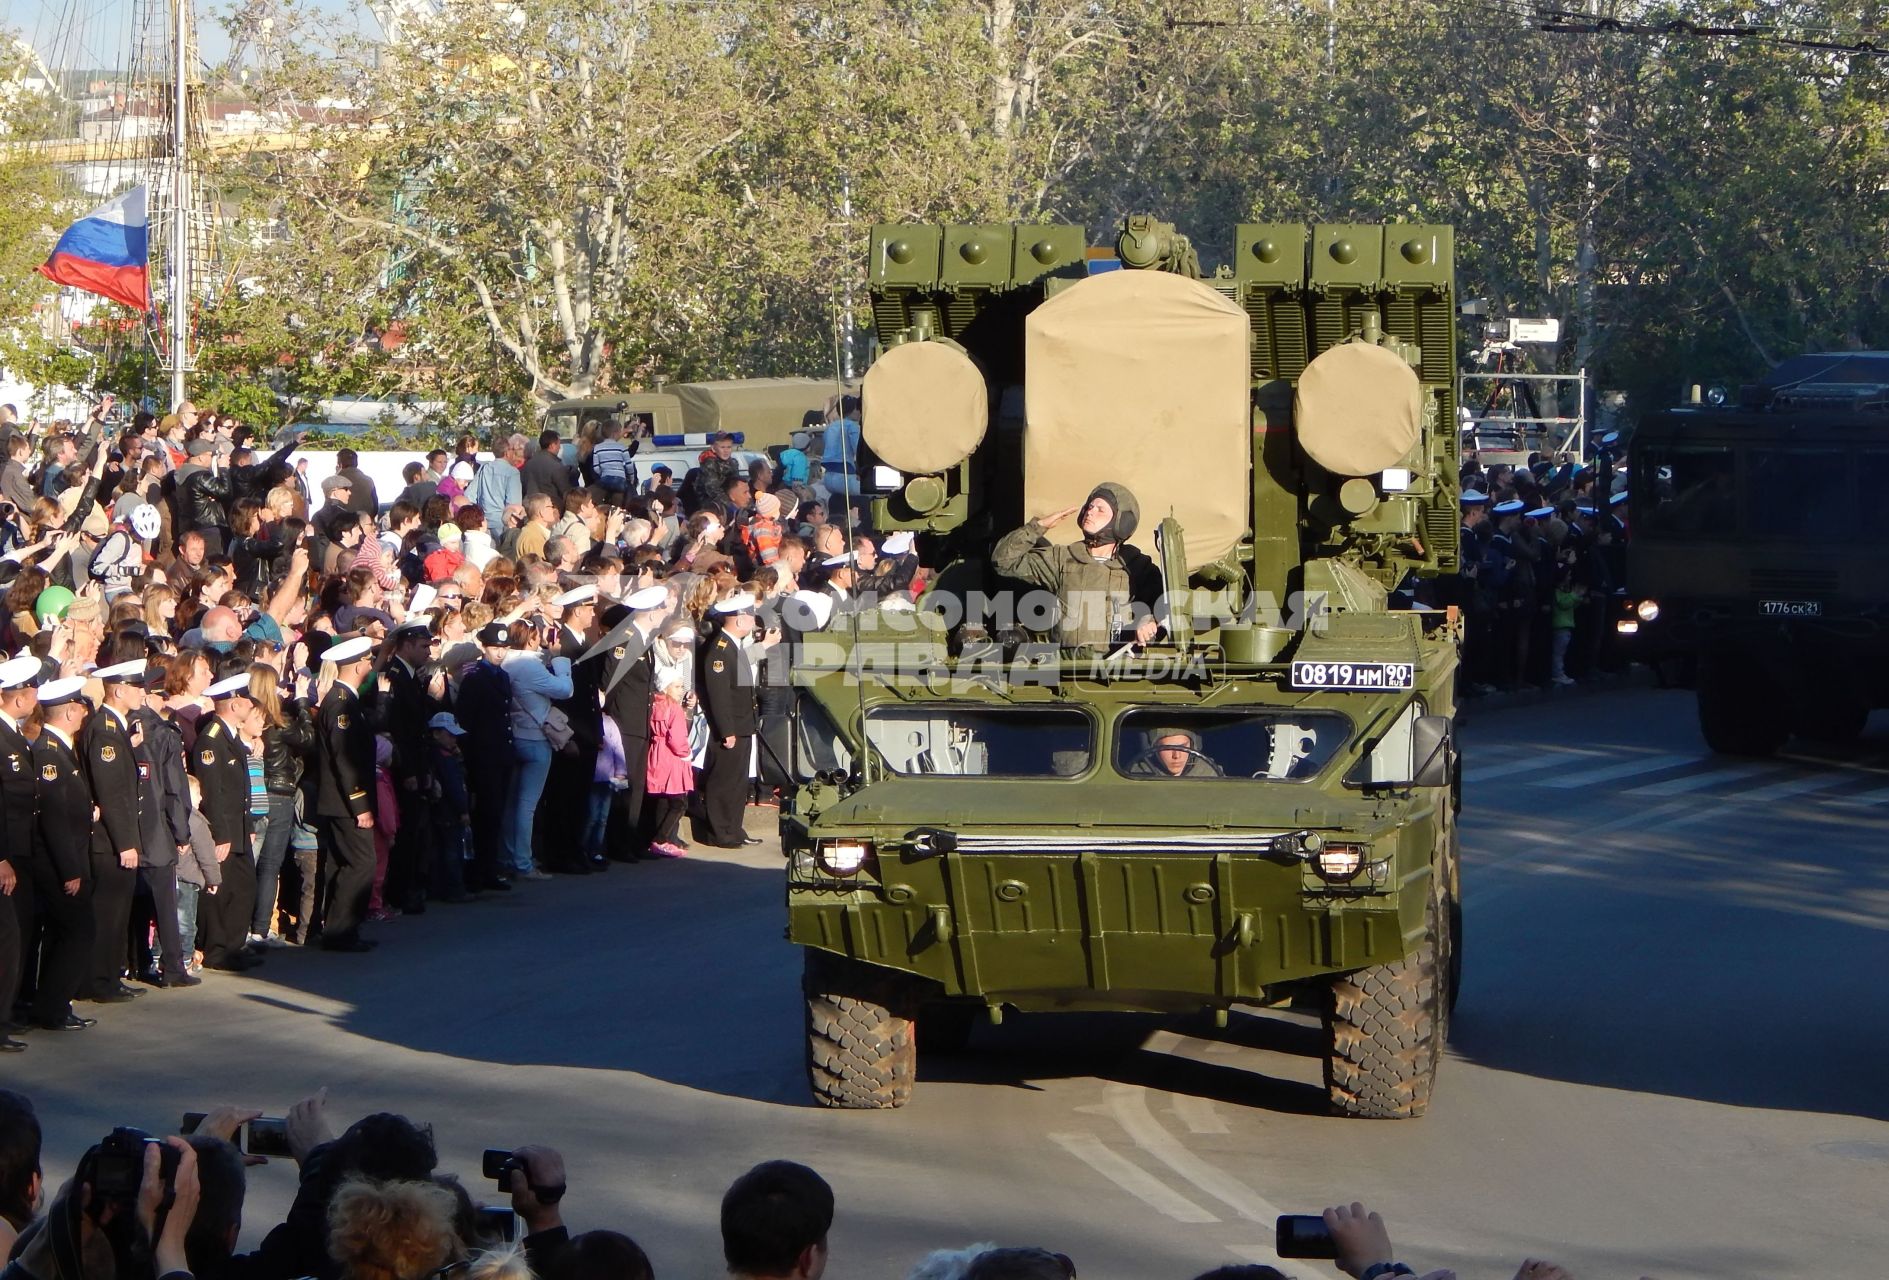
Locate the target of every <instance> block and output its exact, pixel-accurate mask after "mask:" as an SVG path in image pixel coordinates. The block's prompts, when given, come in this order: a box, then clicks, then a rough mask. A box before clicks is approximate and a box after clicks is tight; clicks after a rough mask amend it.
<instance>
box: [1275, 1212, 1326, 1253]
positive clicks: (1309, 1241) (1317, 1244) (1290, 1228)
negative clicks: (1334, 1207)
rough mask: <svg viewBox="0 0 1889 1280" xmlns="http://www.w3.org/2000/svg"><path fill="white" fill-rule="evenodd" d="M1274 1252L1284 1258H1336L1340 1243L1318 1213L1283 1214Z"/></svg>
mask: <svg viewBox="0 0 1889 1280" xmlns="http://www.w3.org/2000/svg"><path fill="white" fill-rule="evenodd" d="M1275 1230H1276V1232H1277V1236H1278V1239H1277V1240H1276V1241H1275V1242H1274V1245H1273V1252H1275V1253H1277V1254H1278V1255H1279V1256H1280V1257H1282V1258H1336V1257H1337V1256H1338V1242H1337V1241H1335V1240H1333V1239H1332V1238H1331V1228H1330V1227H1328V1226H1326V1225H1325V1218H1324V1216H1323V1215H1322V1214H1317V1213H1282V1214H1280V1215H1279V1223H1278V1226H1277V1227H1276V1229H1275Z"/></svg>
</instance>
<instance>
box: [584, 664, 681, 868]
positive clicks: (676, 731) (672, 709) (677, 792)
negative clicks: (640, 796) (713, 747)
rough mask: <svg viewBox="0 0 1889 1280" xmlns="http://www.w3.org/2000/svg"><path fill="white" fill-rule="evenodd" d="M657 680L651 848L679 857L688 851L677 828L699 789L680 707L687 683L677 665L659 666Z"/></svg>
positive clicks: (648, 783)
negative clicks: (661, 667)
mask: <svg viewBox="0 0 1889 1280" xmlns="http://www.w3.org/2000/svg"><path fill="white" fill-rule="evenodd" d="M658 680H659V682H660V683H659V687H658V689H657V693H656V696H655V697H653V698H651V699H650V700H649V760H648V763H647V764H646V766H645V767H644V773H643V781H644V784H645V791H646V794H647V796H648V799H647V800H646V801H645V804H646V806H647V807H646V809H645V813H646V814H647V820H646V821H647V834H648V836H649V851H650V852H651V853H653V854H656V855H658V856H659V857H664V858H680V857H682V856H683V854H684V853H686V852H687V849H686V847H685V846H684V845H682V844H681V843H680V842H679V841H678V840H677V838H676V829H677V827H678V826H679V825H680V823H681V822H682V811H683V809H684V808H685V807H686V806H687V805H688V799H689V793H690V792H691V791H693V790H695V770H694V769H693V768H692V767H690V764H689V713H688V710H687V709H686V708H685V707H684V706H683V705H682V699H683V697H684V696H685V695H686V694H687V693H688V686H687V685H686V684H684V683H683V681H682V679H681V677H680V676H679V675H678V674H677V671H676V669H675V668H673V667H672V668H668V669H667V670H662V669H658ZM606 719H607V718H606Z"/></svg>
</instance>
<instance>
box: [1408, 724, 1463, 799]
mask: <svg viewBox="0 0 1889 1280" xmlns="http://www.w3.org/2000/svg"><path fill="white" fill-rule="evenodd" d="M1455 772H1456V743H1455V740H1454V739H1453V737H1452V735H1451V733H1450V719H1449V717H1448V716H1418V717H1417V720H1416V723H1415V724H1413V725H1411V726H1410V785H1411V786H1413V787H1447V786H1449V785H1450V781H1451V779H1452V777H1453V776H1454V774H1455Z"/></svg>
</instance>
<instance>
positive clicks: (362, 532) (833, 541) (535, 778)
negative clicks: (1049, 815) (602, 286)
mask: <svg viewBox="0 0 1889 1280" xmlns="http://www.w3.org/2000/svg"><path fill="white" fill-rule="evenodd" d="M110 407H111V406H110V405H109V402H107V403H105V404H102V405H101V406H100V409H99V411H98V412H97V413H95V414H94V416H93V419H92V420H91V421H90V422H87V423H81V424H67V423H54V424H49V425H48V426H47V427H44V428H41V427H38V426H32V427H22V426H21V425H20V424H18V423H16V422H14V421H12V420H11V415H10V414H8V413H6V412H4V411H0V451H4V452H5V453H6V454H7V455H8V457H9V459H10V462H9V464H8V467H7V468H5V469H3V470H0V491H4V492H5V493H6V494H9V495H12V494H15V493H16V492H18V493H20V494H21V496H22V498H23V497H24V496H25V494H26V493H27V492H30V494H32V495H43V496H33V497H32V498H31V501H30V502H27V501H22V500H13V501H11V502H9V503H8V504H7V505H5V506H0V551H3V552H4V555H3V556H0V592H4V595H5V602H6V603H5V608H4V610H3V611H0V612H3V613H4V617H0V647H3V648H4V649H5V651H6V653H10V654H13V655H14V657H13V658H11V659H9V660H7V661H5V662H4V663H0V796H3V797H4V802H3V804H0V810H3V812H4V821H3V822H0V1020H7V1019H9V1016H10V1022H9V1025H8V1027H7V1028H6V1033H5V1034H0V1049H4V1050H7V1051H15V1052H17V1051H20V1050H23V1049H24V1048H26V1047H27V1045H28V1044H29V1043H30V1042H29V1041H26V1040H20V1039H15V1038H13V1036H12V1034H11V1032H14V1031H19V1030H22V1029H27V1028H36V1029H41V1028H43V1029H47V1030H82V1029H85V1028H87V1027H90V1026H92V1025H94V1023H95V1021H96V1019H95V1018H94V1017H92V1016H90V1015H89V1013H85V1012H80V1011H79V1010H77V1009H75V1008H74V1007H73V1004H72V1002H73V1001H74V1000H79V1001H81V1002H85V1001H90V1002H93V1003H95V1004H112V1003H120V1002H124V1001H128V1000H131V999H134V998H136V997H138V996H140V995H142V994H143V993H144V992H143V988H144V987H145V986H147V985H148V986H155V987H160V988H170V987H182V986H192V985H196V984H197V983H198V982H199V981H201V977H200V974H201V972H202V970H204V969H210V970H238V971H240V970H245V969H249V968H253V967H255V966H256V965H258V964H261V963H263V962H264V961H265V960H266V958H267V954H268V952H269V951H270V950H271V949H272V948H276V947H281V946H307V945H317V944H318V945H319V946H321V947H322V948H324V949H326V950H329V951H340V952H360V951H365V950H368V949H370V948H371V947H372V946H373V945H374V940H373V939H372V938H371V937H369V936H367V933H366V932H365V931H364V929H363V926H364V925H375V924H385V923H387V922H390V921H393V920H395V919H397V918H398V917H400V916H401V915H403V914H414V913H420V912H423V911H425V910H427V909H428V906H429V905H430V904H434V903H461V902H466V901H469V900H471V899H473V898H475V897H478V896H480V895H485V894H493V893H505V892H511V891H513V890H514V888H515V886H516V885H518V884H519V883H520V882H534V881H541V880H545V879H548V878H549V877H550V876H552V875H555V874H569V875H589V874H596V873H599V872H603V871H607V870H609V869H610V868H612V867H613V866H614V865H617V864H627V863H634V862H637V861H641V860H645V859H650V858H667V857H680V856H684V855H685V854H686V853H687V851H688V849H689V847H690V838H689V835H685V833H684V831H683V819H684V818H688V819H689V820H690V828H689V832H690V834H691V835H692V836H693V839H694V840H695V841H696V842H697V843H705V844H709V845H713V846H717V847H726V848H739V847H742V846H744V845H751V844H755V843H758V840H757V839H756V838H755V837H753V836H750V835H748V834H747V831H746V828H745V824H744V817H745V811H746V809H747V808H748V807H749V806H750V805H751V804H756V803H762V804H765V803H772V802H775V789H776V787H777V786H778V785H779V784H780V783H782V782H784V781H785V778H784V777H782V776H780V775H779V773H778V772H777V771H773V770H771V769H770V767H769V765H768V760H767V753H765V752H763V751H762V750H760V749H759V748H758V747H757V745H756V738H757V732H758V729H759V726H760V723H761V721H762V718H763V717H764V716H766V715H768V714H773V713H778V712H779V711H780V710H781V707H780V699H781V698H783V697H785V696H786V693H785V689H784V685H785V681H784V680H783V679H780V678H779V677H780V676H781V674H782V673H781V672H780V671H778V670H775V671H773V672H772V673H771V674H772V676H773V677H774V678H773V679H771V680H770V679H764V678H761V676H762V674H763V673H766V672H768V671H769V669H770V668H777V667H779V666H780V664H781V663H782V662H783V661H784V659H782V658H781V657H780V656H779V651H778V646H779V645H780V644H781V641H782V638H783V632H784V630H787V631H792V630H794V629H796V628H797V629H798V630H799V631H801V632H804V631H806V630H810V629H816V628H819V627H823V626H827V625H830V624H831V622H832V620H833V619H834V618H836V617H839V616H842V615H844V614H846V613H847V612H849V611H851V610H855V609H858V608H859V607H861V605H862V603H863V602H865V601H869V600H872V599H875V598H883V597H887V596H891V595H903V596H905V597H906V598H908V599H909V598H911V597H912V596H913V595H915V594H916V592H917V591H919V590H920V589H922V586H923V576H922V572H921V571H920V569H919V567H918V564H917V560H916V557H915V556H914V555H913V554H912V546H911V541H912V540H911V537H910V535H909V534H906V535H899V534H893V535H891V536H889V537H887V538H885V539H883V540H878V539H875V538H873V537H872V536H871V535H869V534H867V533H865V532H863V531H859V526H858V522H857V521H856V520H855V519H853V518H852V515H853V513H852V512H851V511H849V509H848V506H847V503H848V502H849V501H851V500H852V497H853V496H856V495H852V494H849V492H848V490H849V486H850V483H851V482H850V475H851V469H852V468H851V463H850V458H851V457H852V456H853V455H852V452H851V450H852V449H855V448H856V447H857V446H856V443H854V442H856V440H857V422H856V418H857V412H858V404H857V401H856V400H854V399H852V398H850V397H849V398H847V399H846V400H844V401H841V400H838V399H837V398H836V400H835V402H834V404H833V406H832V407H831V409H830V411H829V412H828V414H826V415H824V416H823V417H822V421H821V422H816V423H809V424H808V430H807V431H806V432H803V433H802V434H799V435H797V436H796V437H795V439H794V441H793V443H792V444H791V445H790V446H789V447H788V448H787V449H785V450H783V451H781V453H780V455H779V456H780V461H781V464H782V466H781V470H782V472H783V473H784V474H785V477H787V478H788V479H790V480H791V483H782V482H781V480H780V479H778V478H777V477H776V475H775V472H774V468H773V466H772V465H771V463H770V462H768V461H764V460H757V461H755V462H754V463H753V464H752V465H750V466H747V467H743V466H741V465H740V464H739V462H738V461H737V460H736V458H735V456H734V442H733V440H732V439H730V438H728V437H726V436H722V437H719V438H717V439H716V440H715V441H714V442H713V443H712V444H711V445H710V446H709V447H708V448H707V449H705V450H704V451H703V453H702V456H701V457H700V460H699V462H698V464H697V465H696V466H694V467H692V468H689V469H688V470H687V471H686V472H685V474H684V475H683V476H682V477H680V478H679V479H678V478H676V477H674V475H673V471H672V470H671V469H670V468H667V467H659V468H651V473H650V475H649V476H647V477H643V476H640V475H639V474H638V472H637V468H636V462H635V457H636V453H637V449H638V446H639V445H640V444H641V441H639V440H637V439H635V438H634V437H633V435H630V436H626V434H625V432H624V429H623V427H622V425H621V424H618V423H614V422H611V423H599V422H591V423H585V424H584V427H583V430H582V432H581V433H580V436H579V438H578V439H577V440H576V441H565V440H561V439H559V437H558V436H557V435H556V433H553V432H547V433H545V434H543V435H542V436H540V437H539V438H538V439H537V440H535V441H534V440H528V439H527V438H526V437H524V436H522V435H511V436H507V437H502V438H500V439H498V440H495V441H491V442H489V445H490V448H489V451H488V450H487V449H485V448H482V447H481V442H479V441H476V440H474V439H473V438H471V437H465V438H462V439H461V440H459V441H458V442H457V446H456V448H454V449H452V450H446V449H438V450H434V451H432V452H430V453H428V454H426V455H425V456H424V457H415V458H414V459H413V460H412V461H411V462H409V463H408V464H407V465H406V466H405V469H404V475H403V479H404V481H405V487H404V488H403V489H402V490H401V491H400V492H399V493H398V494H397V495H395V496H393V497H392V499H391V501H388V500H387V496H386V495H383V494H381V493H380V492H378V491H377V489H376V486H375V482H374V480H373V478H372V477H370V476H369V475H367V474H366V473H365V472H364V471H363V470H362V469H361V467H360V465H359V464H360V459H359V458H358V457H357V456H356V455H355V454H354V453H353V451H351V450H346V449H343V450H341V451H339V453H338V454H337V456H336V459H335V461H336V468H335V471H334V474H333V475H331V476H328V477H327V478H325V479H323V480H322V481H321V483H320V485H319V486H318V491H311V489H310V486H309V485H308V483H307V476H306V470H305V467H304V466H303V465H302V463H303V462H304V461H305V459H299V458H297V457H296V450H297V448H298V446H299V439H298V438H289V439H286V440H285V441H283V442H282V443H281V444H280V445H279V447H277V448H275V449H273V450H272V451H271V452H269V453H268V454H267V455H266V456H260V450H259V449H258V448H257V447H256V446H255V445H254V444H253V443H252V440H251V438H250V433H249V431H248V430H247V429H246V428H244V427H243V426H241V425H240V424H236V423H234V422H231V421H229V420H227V419H220V418H219V417H218V416H217V415H215V414H214V413H200V412H199V411H198V410H197V409H196V407H195V406H193V405H190V404H184V405H181V406H179V408H178V410H177V412H175V413H173V414H167V415H165V416H163V417H161V418H160V417H155V416H153V415H151V414H149V413H140V414H137V415H135V416H134V417H132V418H131V419H130V420H129V421H128V422H126V423H123V424H121V425H116V426H113V427H111V428H109V429H107V427H106V420H107V416H108V414H109V410H110ZM814 428H819V429H820V431H821V444H819V445H815V443H814V441H813V436H812V431H813V429H814ZM829 438H831V439H833V440H836V441H837V442H838V444H837V445H836V446H835V452H834V460H833V462H832V463H831V465H830V467H829V468H828V469H827V470H825V472H824V473H816V472H814V471H813V469H812V467H811V466H810V465H809V454H810V453H812V452H821V453H824V452H825V451H826V449H825V442H826V440H827V439H829ZM829 503H831V504H834V509H835V510H836V511H837V513H838V516H839V518H838V519H829V517H828V510H829ZM790 599H792V600H794V601H796V602H797V603H798V606H799V607H798V608H797V609H794V610H789V609H787V608H786V603H787V602H788V601H789V600H790ZM4 656H5V655H4V654H0V657H4ZM139 980H142V981H141V982H140V981H139Z"/></svg>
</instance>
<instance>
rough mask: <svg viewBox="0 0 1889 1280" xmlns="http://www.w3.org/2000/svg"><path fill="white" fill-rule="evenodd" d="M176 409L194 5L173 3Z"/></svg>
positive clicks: (185, 315)
mask: <svg viewBox="0 0 1889 1280" xmlns="http://www.w3.org/2000/svg"><path fill="white" fill-rule="evenodd" d="M171 29H172V34H173V36H174V43H173V47H172V49H171V59H172V61H171V184H172V188H171V225H170V233H171V234H170V331H171V333H170V338H171V410H172V411H173V412H175V411H176V409H177V407H178V406H179V405H181V404H183V402H184V399H185V395H184V391H185V382H186V379H187V377H188V374H189V370H190V266H191V263H190V216H189V211H190V207H191V205H190V163H189V155H188V148H189V146H190V114H189V113H190V87H189V69H190V0H171Z"/></svg>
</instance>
